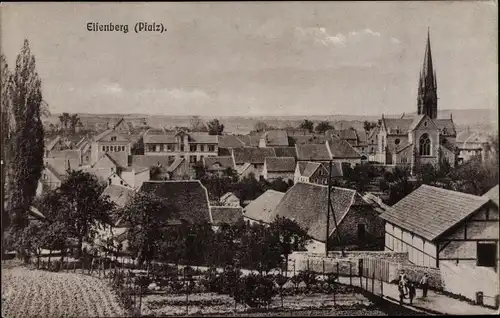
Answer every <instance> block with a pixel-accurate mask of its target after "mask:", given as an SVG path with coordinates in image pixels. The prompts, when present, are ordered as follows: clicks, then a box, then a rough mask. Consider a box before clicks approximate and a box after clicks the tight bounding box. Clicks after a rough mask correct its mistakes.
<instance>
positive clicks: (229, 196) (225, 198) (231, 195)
mask: <svg viewBox="0 0 500 318" xmlns="http://www.w3.org/2000/svg"><path fill="white" fill-rule="evenodd" d="M229 199H233V200H236V201H238V206H239V202H240V199H239V198H238V197H237V196H236V195H235V194H234V193H232V192H228V193H226V194H224V195H223V196H221V197H220V200H219V201H220V202H221V203H222V204H223V205H224V206H227V205H228V204H229V202H228V201H229Z"/></svg>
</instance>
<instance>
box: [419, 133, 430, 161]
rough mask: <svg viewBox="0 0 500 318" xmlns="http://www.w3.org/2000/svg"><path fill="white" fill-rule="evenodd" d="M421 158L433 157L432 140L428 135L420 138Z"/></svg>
mask: <svg viewBox="0 0 500 318" xmlns="http://www.w3.org/2000/svg"><path fill="white" fill-rule="evenodd" d="M419 153H420V155H421V156H430V155H431V140H430V139H429V135H428V134H423V135H422V136H421V137H420V151H419Z"/></svg>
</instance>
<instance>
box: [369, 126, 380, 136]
mask: <svg viewBox="0 0 500 318" xmlns="http://www.w3.org/2000/svg"><path fill="white" fill-rule="evenodd" d="M379 131H380V128H379V127H374V128H372V129H371V130H370V132H369V133H368V139H371V138H372V137H375V136H376V135H377V134H378V132H379Z"/></svg>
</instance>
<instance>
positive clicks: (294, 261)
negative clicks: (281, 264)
mask: <svg viewBox="0 0 500 318" xmlns="http://www.w3.org/2000/svg"><path fill="white" fill-rule="evenodd" d="M295 263H296V260H293V276H295Z"/></svg>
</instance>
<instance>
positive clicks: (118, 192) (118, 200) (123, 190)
mask: <svg viewBox="0 0 500 318" xmlns="http://www.w3.org/2000/svg"><path fill="white" fill-rule="evenodd" d="M134 193H135V191H134V189H131V188H128V187H124V186H121V185H115V184H110V185H108V186H107V187H106V189H104V191H103V192H102V195H103V196H105V195H107V196H109V199H110V201H111V202H113V203H114V204H116V205H117V206H118V207H119V208H123V207H124V206H125V205H126V204H127V203H128V202H129V200H130V199H131V198H132V197H133V196H134Z"/></svg>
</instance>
